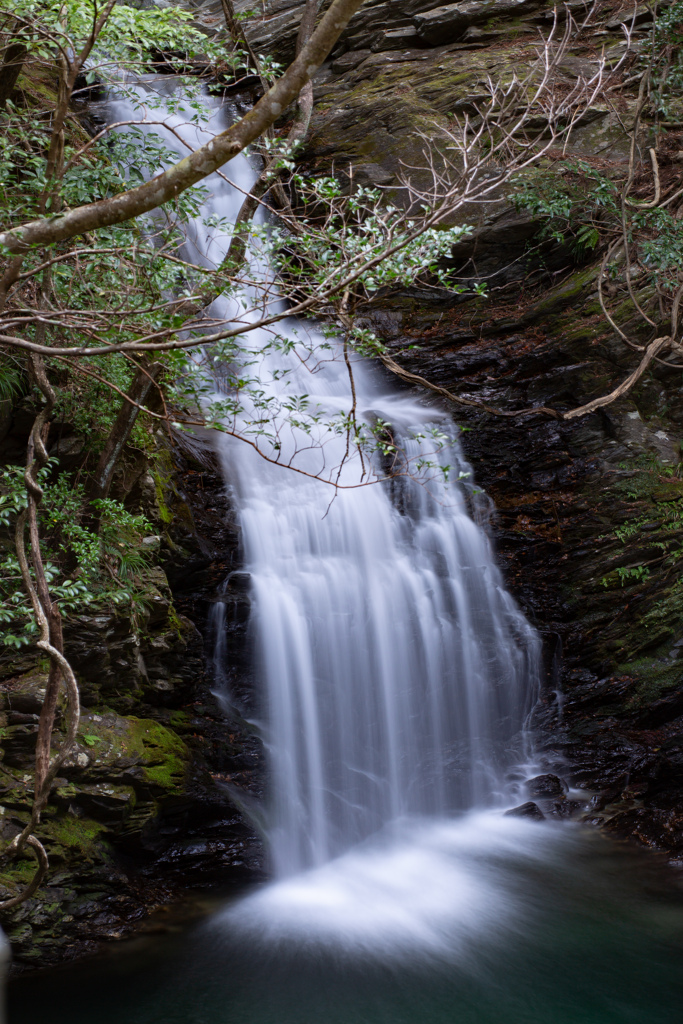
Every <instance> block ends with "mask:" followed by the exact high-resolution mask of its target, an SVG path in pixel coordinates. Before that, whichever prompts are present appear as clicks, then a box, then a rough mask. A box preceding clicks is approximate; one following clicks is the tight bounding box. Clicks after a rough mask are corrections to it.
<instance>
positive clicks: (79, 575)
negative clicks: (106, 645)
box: [0, 460, 152, 647]
mask: <svg viewBox="0 0 683 1024" xmlns="http://www.w3.org/2000/svg"><path fill="white" fill-rule="evenodd" d="M23 474H24V471H23V469H22V468H21V467H19V466H11V467H9V468H7V469H5V470H3V472H2V474H1V475H0V488H1V493H0V526H1V527H4V528H5V529H7V528H10V527H12V526H13V525H14V522H15V520H16V516H17V515H18V513H19V512H21V511H22V510H23V509H24V508H26V491H25V488H24V480H23ZM39 482H40V485H41V486H42V488H43V500H42V502H41V505H40V506H39V526H40V532H41V538H42V539H41V554H42V557H43V562H44V568H45V576H46V578H47V581H48V585H49V587H50V593H51V595H52V598H53V600H55V601H56V602H57V603H58V604H59V607H60V609H61V612H62V614H63V615H64V616H66V617H67V618H68V617H69V616H73V615H78V614H80V613H81V612H83V611H85V610H86V609H87V608H90V607H93V608H97V609H103V608H112V607H117V606H121V605H123V606H128V607H130V608H131V609H132V611H133V615H134V617H135V615H136V614H138V613H140V612H141V611H142V610H143V608H144V605H145V596H144V572H145V569H146V568H147V565H148V559H149V555H148V553H147V552H146V550H145V549H144V548H141V547H140V541H141V539H142V537H143V536H144V535H145V534H148V533H150V532H151V530H152V527H151V524H150V523H149V522H148V520H147V519H146V518H145V517H144V516H142V515H133V514H132V513H130V512H128V511H127V509H125V508H124V507H123V505H122V504H121V503H120V502H118V501H114V500H113V499H111V498H107V499H101V500H97V501H94V502H92V506H94V507H95V508H96V509H97V511H98V513H99V515H100V529H99V532H95V531H94V529H93V528H92V526H90V525H89V524H88V519H89V517H90V515H91V510H90V508H89V507H88V503H87V500H86V496H85V492H84V488H83V487H82V486H80V485H77V484H74V483H73V481H72V480H70V479H69V477H68V476H67V475H66V474H60V475H57V474H55V463H54V461H53V460H51V461H50V463H49V464H48V465H47V466H46V467H44V469H43V470H41V471H40V474H39ZM0 624H1V625H2V627H3V632H2V633H0V639H2V641H3V642H4V643H6V644H8V645H9V646H13V647H21V646H23V645H24V644H27V643H29V642H30V641H31V639H32V638H33V637H34V636H35V634H36V625H35V622H34V618H33V612H32V610H31V607H30V604H29V602H28V599H27V597H26V595H25V594H24V593H23V591H22V589H21V572H20V568H19V562H18V560H17V557H16V555H15V554H14V552H13V551H10V552H8V553H6V554H5V556H4V558H3V559H2V561H1V562H0Z"/></svg>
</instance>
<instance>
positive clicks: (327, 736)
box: [109, 85, 539, 877]
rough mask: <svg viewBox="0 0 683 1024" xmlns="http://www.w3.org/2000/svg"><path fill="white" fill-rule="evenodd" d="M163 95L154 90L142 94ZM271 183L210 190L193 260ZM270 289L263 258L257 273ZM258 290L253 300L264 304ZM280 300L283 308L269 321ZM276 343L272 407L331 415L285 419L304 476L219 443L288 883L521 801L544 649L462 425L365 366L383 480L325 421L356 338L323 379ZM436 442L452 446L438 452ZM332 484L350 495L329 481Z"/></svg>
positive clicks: (365, 410) (219, 651)
mask: <svg viewBox="0 0 683 1024" xmlns="http://www.w3.org/2000/svg"><path fill="white" fill-rule="evenodd" d="M147 88H149V86H146V85H140V86H139V87H138V95H139V96H140V97H141V98H142V97H143V96H144V90H145V89H147ZM167 88H168V86H167ZM109 116H110V119H111V120H113V121H123V120H127V119H129V118H134V117H135V116H136V114H135V110H134V109H133V107H132V106H131V104H130V103H129V101H128V100H117V101H113V102H112V103H110V112H109ZM224 116H225V115H224V112H223V111H222V110H221V109H220V107H219V105H218V103H217V102H216V103H213V105H212V104H211V101H210V100H207V106H206V112H205V118H204V120H203V122H202V123H200V124H196V123H192V122H191V121H190V120H189V119H188V115H187V112H183V109H182V108H180V109H179V108H178V107H177V104H176V105H175V106H174V108H173V110H171V109H169V110H168V111H167V112H166V113H165V114H164V118H165V121H166V124H167V125H168V126H169V128H172V129H173V131H172V132H171V131H166V130H165V129H163V128H159V127H158V126H155V127H154V128H153V129H150V130H153V131H155V132H156V133H157V134H159V135H161V136H162V137H163V138H164V141H165V143H166V145H167V146H168V147H169V149H171V150H173V151H174V152H177V154H178V156H182V155H185V153H186V152H187V149H186V148H185V146H184V145H183V142H182V141H180V140H179V139H183V140H185V142H186V143H187V144H188V145H190V146H192V147H195V146H196V145H197V144H198V143H199V142H202V141H205V140H206V137H207V134H210V133H211V132H215V131H218V130H220V129H221V128H222V127H223V126H224V125H223V123H222V118H223V117H224ZM159 118H160V112H159V111H158V110H156V111H154V114H153V119H154V120H159ZM254 176H255V172H254V170H253V168H252V167H251V165H250V163H249V160H248V159H247V158H246V157H245V156H243V155H241V156H238V157H236V158H235V159H234V160H232V161H231V162H230V164H229V165H228V166H227V167H226V168H224V169H223V176H221V175H213V176H212V177H211V178H209V179H208V180H207V182H205V185H206V187H207V188H208V190H209V194H208V195H207V197H206V200H205V202H204V205H203V209H202V215H201V216H200V217H198V218H197V219H196V220H194V221H192V222H190V223H188V224H187V225H186V234H187V246H186V252H187V255H188V256H189V257H191V258H192V260H193V261H195V262H201V263H203V264H204V265H206V266H215V265H217V264H219V263H220V261H221V259H222V257H223V255H224V254H225V252H226V249H227V245H228V242H229V238H228V237H227V236H226V235H225V234H221V233H220V230H219V229H216V227H215V226H207V219H209V218H211V217H216V216H218V217H220V218H226V219H227V220H231V219H232V220H234V217H235V214H236V212H237V210H238V209H239V206H240V205H241V202H242V198H243V194H242V192H240V191H239V188H242V189H248V188H249V187H250V185H251V182H252V181H253V179H254ZM226 178H229V179H230V180H231V181H232V182H234V183H236V185H237V186H238V188H235V187H234V185H232V184H230V183H229V182H228V181H226ZM210 223H215V221H214V222H210ZM269 274H270V271H269V270H268V268H267V267H266V266H264V265H263V262H262V260H261V259H259V258H258V257H257V256H256V255H254V258H253V260H252V266H251V276H252V277H253V278H260V279H261V280H267V279H268V278H269ZM255 294H256V292H254V291H253V290H252V291H249V289H247V291H246V292H245V296H246V300H247V304H249V303H250V302H253V300H254V296H255ZM279 301H281V300H279V299H278V298H277V297H275V298H274V297H273V296H272V295H271V297H270V298H269V300H268V302H269V307H268V308H270V309H271V310H272V309H273V308H275V304H276V303H277V302H279ZM210 313H211V315H212V316H215V317H220V318H222V319H225V320H228V321H232V320H234V319H236V318H237V317H238V316H239V315H240V313H239V301H238V300H236V299H235V298H234V297H233V298H231V299H230V300H228V299H224V298H222V299H219V300H217V301H216V302H215V303H214V305H213V307H212V308H211V310H210ZM257 315H258V310H255V311H254V312H253V314H251V316H252V317H253V318H255V317H256V316H257ZM242 318H244V316H243V315H242ZM278 331H279V333H280V334H281V335H285V336H287V337H288V338H290V339H293V340H294V341H295V342H296V343H297V344H301V343H302V342H305V343H306V344H307V345H310V344H315V343H316V342H318V341H322V340H323V339H322V337H321V336H320V335H318V333H317V330H316V328H315V327H313V326H311V325H310V324H304V323H301V322H297V321H294V320H292V319H289V320H285V321H284V322H283V323H282V324H281V325H280V326H279V328H278ZM270 342H272V336H271V335H270V334H267V333H266V332H265V331H263V330H257V331H254V332H252V333H250V334H247V335H245V361H246V362H249V363H251V364H252V366H251V369H252V372H256V370H257V371H258V374H259V377H260V379H261V381H262V387H263V390H264V392H265V393H266V394H267V395H268V396H269V397H271V398H273V399H275V400H277V401H279V402H284V401H285V400H286V398H287V395H296V394H302V393H303V394H306V395H308V403H309V408H316V409H318V410H319V411H320V413H321V418H320V424H319V426H318V427H317V428H316V433H315V436H314V437H313V438H312V437H311V436H310V434H306V433H305V432H303V431H302V430H299V429H297V428H291V427H289V426H287V424H286V422H285V420H284V419H281V420H280V422H279V425H278V426H279V430H280V435H281V436H280V447H279V449H278V454H277V457H278V458H279V459H280V461H281V462H285V463H286V462H288V461H290V460H291V461H292V462H293V465H294V466H295V467H296V469H298V470H299V471H300V472H292V470H291V469H288V468H285V466H283V465H275V464H273V463H272V462H269V461H266V460H264V459H263V458H262V457H261V456H259V454H258V453H257V452H255V451H254V450H253V448H251V447H250V446H248V445H246V444H244V443H242V442H240V441H239V440H235V439H234V438H231V437H228V436H225V435H221V434H217V435H216V438H215V443H216V446H217V449H218V452H219V455H220V459H221V463H222V466H223V470H224V474H225V480H226V486H229V487H230V489H231V494H232V496H233V500H234V502H235V503H236V507H237V510H238V513H239V517H240V522H241V530H242V540H243V549H244V563H245V569H246V571H248V572H249V574H250V578H251V598H252V607H253V612H252V623H251V628H252V635H253V637H254V645H255V657H256V658H257V669H258V672H257V677H258V678H259V679H260V680H261V683H262V688H263V692H262V697H263V704H264V718H265V721H266V725H265V733H264V739H265V742H266V745H267V749H268V752H269V758H270V797H269V811H268V820H269V830H268V832H269V835H268V838H269V843H270V847H271V851H272V858H273V863H274V868H275V872H276V874H277V875H278V876H280V877H285V876H291V875H294V874H296V873H297V872H300V871H302V870H303V869H306V868H311V867H316V866H320V865H323V864H325V863H326V862H328V861H330V860H331V859H332V858H334V857H338V856H339V855H340V854H343V853H344V852H345V851H348V850H350V849H351V848H353V847H354V846H356V845H357V844H358V843H360V842H362V841H363V840H365V839H367V838H368V837H371V836H373V835H375V834H378V833H380V832H381V831H382V829H386V828H387V827H388V826H390V825H391V824H392V823H396V822H400V821H402V820H405V819H406V818H410V819H413V818H415V817H418V818H422V819H432V820H433V819H442V818H444V817H448V816H452V815H453V814H454V813H456V812H461V811H466V810H470V809H477V808H478V809H481V808H486V807H493V806H504V805H505V804H506V802H508V803H509V801H510V799H511V794H512V792H513V790H512V788H511V787H513V786H514V775H515V771H514V769H515V767H516V766H517V765H518V764H519V763H520V761H521V760H523V758H524V756H525V733H524V724H525V721H526V718H527V716H528V713H529V710H530V707H531V705H532V703H533V701H534V699H535V694H536V686H537V676H538V659H539V642H538V639H537V637H536V634H535V633H534V631H533V629H532V628H531V627H530V626H529V624H528V623H527V622H526V620H525V618H524V616H523V615H522V613H521V612H520V610H519V609H518V608H517V606H516V605H515V602H514V601H513V600H512V598H511V597H510V595H509V594H508V593H507V592H506V590H505V587H504V585H503V581H502V578H501V574H500V572H499V570H498V568H497V566H496V563H495V558H494V555H493V552H492V550H491V545H490V542H489V539H488V536H487V534H486V531H485V528H484V526H483V524H482V522H481V521H479V522H477V519H479V520H482V519H484V518H485V516H484V514H483V513H484V512H485V509H486V501H485V499H483V497H482V496H481V495H477V493H476V488H475V487H474V486H473V484H472V476H471V470H470V468H469V466H468V465H467V462H466V460H465V459H464V457H463V454H462V452H461V449H460V445H459V442H458V440H457V434H458V430H457V428H456V427H455V426H454V425H453V423H452V422H451V420H450V418H449V417H448V416H447V415H446V414H445V413H444V412H442V411H441V410H439V409H438V408H434V407H431V406H430V405H429V404H427V403H426V402H424V401H421V400H419V399H417V398H414V397H412V396H407V395H406V394H405V393H401V392H398V391H396V390H395V389H394V388H393V387H392V386H390V384H389V383H388V382H387V381H386V380H385V378H384V376H383V375H382V374H381V373H380V372H378V371H377V370H376V369H375V368H373V367H372V366H371V365H370V364H369V363H367V362H363V361H361V360H355V361H354V364H353V376H354V382H355V392H356V415H357V418H358V419H359V420H360V421H362V422H365V423H368V424H373V423H376V422H378V420H381V421H383V422H384V423H386V424H388V425H390V429H391V432H392V437H393V440H394V443H395V444H396V446H397V448H398V452H399V459H400V461H401V465H402V466H404V467H406V466H409V467H412V469H411V471H410V472H407V473H403V474H402V475H399V476H397V477H394V478H393V479H387V480H384V482H379V483H378V482H369V481H370V480H371V478H373V477H376V476H378V475H379V476H381V475H382V471H381V467H380V466H379V464H378V463H376V460H375V461H374V462H373V464H372V465H371V466H369V465H368V463H367V458H366V459H364V460H361V459H360V458H359V456H358V454H357V453H356V454H355V455H353V457H349V458H346V459H345V455H346V445H347V439H346V437H345V435H344V433H343V432H339V431H335V430H334V429H331V428H330V427H329V426H326V425H325V424H326V423H328V422H329V420H330V419H331V418H332V417H333V416H335V415H338V414H339V413H340V412H347V413H348V411H349V410H350V408H351V401H352V400H351V388H350V380H349V369H348V367H347V365H346V363H345V361H344V359H343V358H341V343H336V346H335V344H333V346H332V350H331V351H330V352H329V353H328V354H327V356H326V358H325V359H324V361H321V362H320V363H319V364H317V365H316V366H315V367H313V370H314V372H312V371H311V370H310V369H309V368H308V364H305V363H304V362H303V361H302V360H301V359H299V358H298V357H297V351H296V347H295V349H294V351H290V352H283V351H282V346H280V347H279V348H278V347H277V346H273V345H272V344H269V343H270ZM248 415H249V414H248V411H247V412H245V413H244V415H243V419H248ZM435 430H436V431H437V432H438V434H439V435H440V436H442V437H443V436H446V435H448V436H450V435H453V436H452V438H451V440H449V441H448V442H447V443H445V444H444V443H438V444H437V443H435V441H434V431H435ZM266 451H268V449H267V448H266ZM270 454H271V456H273V457H275V456H276V450H275V449H274V448H272V449H270ZM421 466H422V468H420V467H421ZM331 469H333V470H334V473H333V474H332V479H336V481H337V482H338V484H339V487H338V488H336V489H335V488H334V487H331V486H330V485H329V484H328V483H325V482H322V481H321V480H319V479H315V477H316V476H317V475H318V476H319V475H321V474H324V475H327V476H328V477H329V476H330V470H331ZM219 622H220V617H219V616H218V617H217V619H216V622H215V623H214V625H216V624H219ZM218 633H219V635H218V636H217V638H216V650H215V659H214V660H215V662H216V666H217V676H218V678H219V680H220V679H223V680H224V679H225V678H227V673H225V672H224V670H223V667H222V666H223V664H224V659H226V658H229V657H230V652H229V650H227V649H226V644H225V638H224V636H222V635H220V629H219V630H218ZM518 777H519V776H518Z"/></svg>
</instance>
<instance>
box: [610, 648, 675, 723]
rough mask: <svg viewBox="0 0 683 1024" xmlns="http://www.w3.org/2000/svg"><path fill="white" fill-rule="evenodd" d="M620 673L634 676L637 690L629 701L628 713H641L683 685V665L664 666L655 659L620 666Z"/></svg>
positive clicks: (640, 660) (626, 707) (642, 659)
mask: <svg viewBox="0 0 683 1024" xmlns="http://www.w3.org/2000/svg"><path fill="white" fill-rule="evenodd" d="M619 671H620V672H623V673H624V674H626V675H630V676H633V677H634V679H635V680H636V684H637V685H636V689H635V692H634V693H633V696H632V697H631V698H630V700H628V701H627V703H626V705H625V709H626V710H627V711H639V710H640V709H641V708H646V707H648V706H649V705H650V704H652V703H653V701H656V700H660V699H661V698H662V697H663V696H665V695H666V694H667V693H669V692H670V691H671V690H674V689H677V688H679V687H680V686H681V685H683V664H680V663H679V664H673V665H671V664H669V665H667V664H664V663H663V662H662V661H659V660H657V659H655V658H641V659H639V660H637V661H630V662H627V663H626V664H624V665H620V666H619Z"/></svg>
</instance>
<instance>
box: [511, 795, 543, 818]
mask: <svg viewBox="0 0 683 1024" xmlns="http://www.w3.org/2000/svg"><path fill="white" fill-rule="evenodd" d="M504 817H506V818H531V819H532V821H545V814H544V813H543V811H542V810H541V808H540V807H539V806H538V805H537V804H535V803H534V802H533V801H532V800H529V801H528V802H527V803H525V804H520V805H519V807H512V808H510V810H509V811H506V812H505V815H504Z"/></svg>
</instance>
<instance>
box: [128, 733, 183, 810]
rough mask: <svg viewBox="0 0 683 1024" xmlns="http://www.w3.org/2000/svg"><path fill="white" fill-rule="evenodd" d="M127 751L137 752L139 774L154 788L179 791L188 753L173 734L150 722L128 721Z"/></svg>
mask: <svg viewBox="0 0 683 1024" xmlns="http://www.w3.org/2000/svg"><path fill="white" fill-rule="evenodd" d="M127 721H128V722H129V723H130V748H131V750H132V751H135V752H139V754H140V756H141V760H142V762H143V764H142V770H143V773H144V776H145V778H146V779H147V780H148V782H150V783H152V784H153V785H154V786H159V787H160V788H162V789H164V790H167V791H168V792H173V793H178V792H181V791H182V787H183V783H184V781H185V774H186V771H187V762H188V759H189V751H188V748H187V747H186V745H185V743H183V741H182V740H181V738H180V737H179V736H177V735H176V733H174V732H171V730H170V729H167V728H166V727H165V726H163V725H161V724H160V723H159V722H155V721H153V720H152V719H150V718H129V719H128V720H127Z"/></svg>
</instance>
